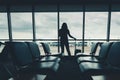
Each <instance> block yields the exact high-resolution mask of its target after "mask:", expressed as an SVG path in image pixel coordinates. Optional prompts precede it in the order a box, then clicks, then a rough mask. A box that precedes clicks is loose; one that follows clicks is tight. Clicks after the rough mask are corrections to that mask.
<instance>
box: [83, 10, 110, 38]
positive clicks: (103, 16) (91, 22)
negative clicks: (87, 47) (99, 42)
mask: <svg viewBox="0 0 120 80" xmlns="http://www.w3.org/2000/svg"><path fill="white" fill-rule="evenodd" d="M96 15H97V16H96ZM107 17H108V13H107V12H86V16H85V38H86V39H106V33H107V19H108V18H107Z"/></svg>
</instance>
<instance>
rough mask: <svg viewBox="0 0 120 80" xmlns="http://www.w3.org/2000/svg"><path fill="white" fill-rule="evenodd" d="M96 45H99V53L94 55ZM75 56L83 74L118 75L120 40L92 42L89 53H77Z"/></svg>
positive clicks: (119, 71) (119, 69)
mask: <svg viewBox="0 0 120 80" xmlns="http://www.w3.org/2000/svg"><path fill="white" fill-rule="evenodd" d="M98 45H99V46H100V50H99V55H95V54H96V52H95V50H96V49H97V47H98ZM76 56H77V62H78V64H79V68H80V70H81V72H82V74H83V75H85V76H88V77H92V76H105V75H107V76H109V77H111V75H112V76H115V75H120V42H105V43H99V42H97V43H94V46H93V50H92V49H91V53H90V54H89V55H85V54H82V53H78V54H77V55H76ZM119 78H120V77H119ZM119 78H117V79H116V80H119ZM105 80H107V78H106V79H105ZM108 80H112V79H110V78H109V79H108Z"/></svg>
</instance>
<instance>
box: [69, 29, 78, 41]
mask: <svg viewBox="0 0 120 80" xmlns="http://www.w3.org/2000/svg"><path fill="white" fill-rule="evenodd" d="M68 35H69V36H70V37H71V38H73V39H74V40H76V38H75V37H73V36H72V35H71V34H70V31H69V30H68Z"/></svg>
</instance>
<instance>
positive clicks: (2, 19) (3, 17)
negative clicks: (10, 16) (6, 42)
mask: <svg viewBox="0 0 120 80" xmlns="http://www.w3.org/2000/svg"><path fill="white" fill-rule="evenodd" d="M2 34H3V35H2ZM0 39H9V36H8V22H7V13H0Z"/></svg>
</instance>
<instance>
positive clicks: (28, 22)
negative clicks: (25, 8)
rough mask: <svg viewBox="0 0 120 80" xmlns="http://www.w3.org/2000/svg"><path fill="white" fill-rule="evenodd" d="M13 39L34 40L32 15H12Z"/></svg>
mask: <svg viewBox="0 0 120 80" xmlns="http://www.w3.org/2000/svg"><path fill="white" fill-rule="evenodd" d="M11 23H12V32H13V33H12V34H13V39H32V38H33V32H32V13H11Z"/></svg>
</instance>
